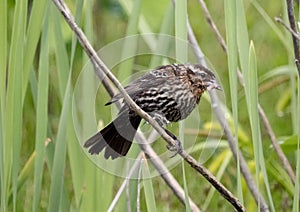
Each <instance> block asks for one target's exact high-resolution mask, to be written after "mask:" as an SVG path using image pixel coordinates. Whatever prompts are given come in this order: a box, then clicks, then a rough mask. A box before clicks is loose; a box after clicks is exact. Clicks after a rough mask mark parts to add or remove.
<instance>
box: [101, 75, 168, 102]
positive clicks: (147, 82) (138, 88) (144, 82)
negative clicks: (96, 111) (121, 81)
mask: <svg viewBox="0 0 300 212" xmlns="http://www.w3.org/2000/svg"><path fill="white" fill-rule="evenodd" d="M170 77H172V75H171V74H166V75H161V73H159V71H158V70H154V71H151V72H149V73H147V74H145V75H143V76H142V77H140V78H139V79H137V80H135V81H133V82H132V83H130V84H129V85H127V86H126V87H125V90H126V92H127V93H128V95H129V96H130V97H131V98H134V97H135V96H136V95H138V94H139V93H141V92H142V91H146V90H148V89H150V88H153V87H156V86H158V85H161V84H163V83H165V81H166V80H167V79H170ZM122 98H123V96H122V94H121V93H118V94H116V95H115V96H114V97H113V98H112V99H111V100H110V101H109V102H108V103H106V104H105V105H110V104H112V103H114V102H116V101H118V100H120V99H122Z"/></svg>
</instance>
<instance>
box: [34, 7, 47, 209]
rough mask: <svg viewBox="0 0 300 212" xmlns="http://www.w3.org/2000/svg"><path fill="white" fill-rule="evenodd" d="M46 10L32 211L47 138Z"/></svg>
mask: <svg viewBox="0 0 300 212" xmlns="http://www.w3.org/2000/svg"><path fill="white" fill-rule="evenodd" d="M47 14H48V12H46V15H45V19H44V26H43V33H42V38H41V51H40V61H39V62H40V64H39V79H38V93H37V112H36V116H37V117H36V135H35V152H36V158H35V161H34V195H33V207H32V208H33V211H38V206H39V202H40V194H41V186H42V176H43V164H44V157H45V141H46V139H47V123H48V84H49V61H48V60H49V58H48V56H49V41H48V28H49V23H48V15H47Z"/></svg>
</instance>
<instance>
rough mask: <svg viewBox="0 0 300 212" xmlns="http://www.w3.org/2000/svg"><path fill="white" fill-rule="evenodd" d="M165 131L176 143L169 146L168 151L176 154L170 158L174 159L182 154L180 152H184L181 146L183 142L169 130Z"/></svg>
mask: <svg viewBox="0 0 300 212" xmlns="http://www.w3.org/2000/svg"><path fill="white" fill-rule="evenodd" d="M165 131H166V133H167V134H168V135H169V136H171V137H172V138H173V139H174V141H175V143H174V145H170V144H168V145H167V149H168V150H169V151H171V152H174V154H173V155H172V156H171V157H170V158H173V157H175V156H176V155H177V154H178V153H180V152H181V151H182V145H181V142H180V141H179V140H178V139H177V138H176V136H175V135H174V134H173V133H171V132H170V131H169V130H167V129H165Z"/></svg>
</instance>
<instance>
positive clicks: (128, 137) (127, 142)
mask: <svg viewBox="0 0 300 212" xmlns="http://www.w3.org/2000/svg"><path fill="white" fill-rule="evenodd" d="M129 113H130V112H129V111H128V110H121V112H120V114H119V115H118V117H117V118H116V119H115V120H114V121H113V122H111V123H110V124H109V125H107V126H106V127H105V128H104V129H102V130H101V131H100V132H98V133H96V134H95V135H93V136H92V137H91V138H89V139H88V140H87V141H86V142H85V144H84V147H85V148H89V153H91V154H99V152H101V151H102V150H103V149H104V148H105V147H106V150H105V154H104V157H105V158H106V159H108V158H109V157H111V158H112V159H115V158H117V157H121V156H125V155H126V154H127V152H128V151H129V149H130V146H131V144H132V140H133V138H134V136H135V134H136V130H137V128H138V126H139V124H140V122H141V117H140V116H138V115H130V114H129Z"/></svg>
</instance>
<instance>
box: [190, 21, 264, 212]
mask: <svg viewBox="0 0 300 212" xmlns="http://www.w3.org/2000/svg"><path fill="white" fill-rule="evenodd" d="M187 27H188V38H189V41H190V44H191V45H192V48H193V49H194V50H195V49H196V51H194V54H195V55H196V56H197V58H198V61H199V62H200V63H202V65H204V66H207V65H206V62H205V61H204V62H203V60H202V58H204V56H203V53H202V51H201V49H200V47H199V45H198V42H197V40H196V37H195V35H194V32H193V30H192V28H191V26H190V23H189V22H188V24H187ZM209 95H210V99H211V104H212V108H213V110H214V112H215V114H216V116H217V118H218V120H219V123H220V125H221V126H222V128H223V130H224V133H225V136H226V138H227V140H228V143H229V147H230V149H231V151H232V154H233V156H234V158H235V160H236V161H237V159H238V158H237V157H239V162H240V169H241V172H242V174H243V176H244V179H245V181H246V183H247V185H248V187H249V190H250V191H251V193H252V195H253V197H254V199H255V201H256V203H257V205H260V209H261V211H268V210H269V209H268V205H267V203H266V201H265V199H264V197H263V196H262V195H261V194H260V193H259V190H258V188H257V186H256V184H255V182H254V179H253V177H252V175H251V173H250V170H249V169H248V166H247V162H246V160H245V158H244V157H243V155H242V154H241V153H240V151H238V150H237V149H236V144H235V143H236V140H235V138H234V136H233V134H232V133H231V129H230V127H229V124H228V123H227V121H226V119H225V116H224V112H223V111H222V109H221V108H220V107H219V105H220V104H219V98H218V96H217V94H216V92H215V91H214V90H211V91H209Z"/></svg>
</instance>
